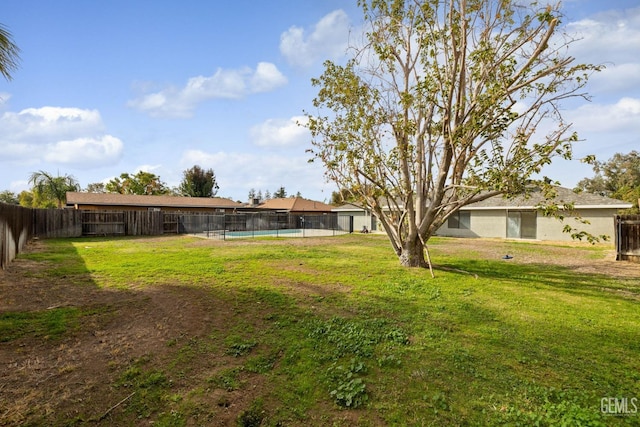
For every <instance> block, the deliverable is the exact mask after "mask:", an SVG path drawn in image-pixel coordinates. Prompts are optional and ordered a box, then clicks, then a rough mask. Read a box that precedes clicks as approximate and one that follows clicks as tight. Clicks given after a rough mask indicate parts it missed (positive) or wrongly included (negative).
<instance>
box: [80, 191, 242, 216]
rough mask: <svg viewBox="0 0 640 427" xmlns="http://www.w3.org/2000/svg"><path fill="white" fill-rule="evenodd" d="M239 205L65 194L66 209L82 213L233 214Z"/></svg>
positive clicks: (202, 199) (186, 199) (174, 198)
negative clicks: (99, 211)
mask: <svg viewBox="0 0 640 427" xmlns="http://www.w3.org/2000/svg"><path fill="white" fill-rule="evenodd" d="M242 207H243V205H242V204H241V203H238V202H235V201H233V200H230V199H225V198H222V197H179V196H144V195H135V194H114V193H81V192H68V193H67V208H71V209H83V210H118V211H127V210H152V211H165V212H202V213H233V212H235V211H236V210H237V209H240V208H242Z"/></svg>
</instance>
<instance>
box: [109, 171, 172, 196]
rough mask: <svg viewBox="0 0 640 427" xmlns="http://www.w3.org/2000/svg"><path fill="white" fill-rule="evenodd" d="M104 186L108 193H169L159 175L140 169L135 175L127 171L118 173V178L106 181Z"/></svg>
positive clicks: (149, 194) (148, 194)
mask: <svg viewBox="0 0 640 427" xmlns="http://www.w3.org/2000/svg"><path fill="white" fill-rule="evenodd" d="M105 188H106V190H107V192H108V193H119V194H140V195H147V196H151V195H161V194H169V193H170V189H169V188H168V187H167V184H165V183H164V182H162V181H161V180H160V177H159V176H157V175H155V174H153V173H151V172H144V171H140V172H138V173H137V174H135V175H129V174H128V173H123V174H120V177H119V178H114V179H112V180H110V181H109V182H107V184H106V186H105Z"/></svg>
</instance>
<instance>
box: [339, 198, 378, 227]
mask: <svg viewBox="0 0 640 427" xmlns="http://www.w3.org/2000/svg"><path fill="white" fill-rule="evenodd" d="M331 211H332V212H336V213H337V214H338V218H341V217H351V218H353V223H352V224H351V227H350V230H352V231H356V232H359V231H362V230H363V229H364V228H366V229H367V230H368V231H376V230H377V229H378V227H377V224H378V221H377V219H376V217H375V215H372V213H371V209H367V208H364V207H362V206H360V205H357V204H354V203H345V204H344V205H341V206H338V207H337V208H333V209H331Z"/></svg>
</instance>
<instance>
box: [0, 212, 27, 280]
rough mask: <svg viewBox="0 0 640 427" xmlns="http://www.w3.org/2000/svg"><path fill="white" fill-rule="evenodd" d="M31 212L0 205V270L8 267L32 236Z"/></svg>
mask: <svg viewBox="0 0 640 427" xmlns="http://www.w3.org/2000/svg"><path fill="white" fill-rule="evenodd" d="M32 211H33V210H32V209H27V208H23V207H21V206H16V205H8V204H5V203H0V268H2V269H3V270H4V269H5V268H6V267H7V265H9V263H10V262H11V261H13V259H14V258H15V257H16V255H17V254H18V253H20V252H21V251H22V249H23V248H24V246H25V245H26V244H27V242H28V241H29V239H30V238H31V236H32V232H33V228H32V224H33V212H32Z"/></svg>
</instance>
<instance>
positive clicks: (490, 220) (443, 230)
mask: <svg viewBox="0 0 640 427" xmlns="http://www.w3.org/2000/svg"><path fill="white" fill-rule="evenodd" d="M470 212H471V217H470V219H469V221H470V223H471V227H470V229H463V228H449V224H448V221H447V222H445V223H444V224H443V225H442V227H440V228H439V229H438V232H437V233H436V235H438V236H447V237H499V238H504V237H506V233H507V219H506V213H505V211H504V210H481V211H470Z"/></svg>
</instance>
